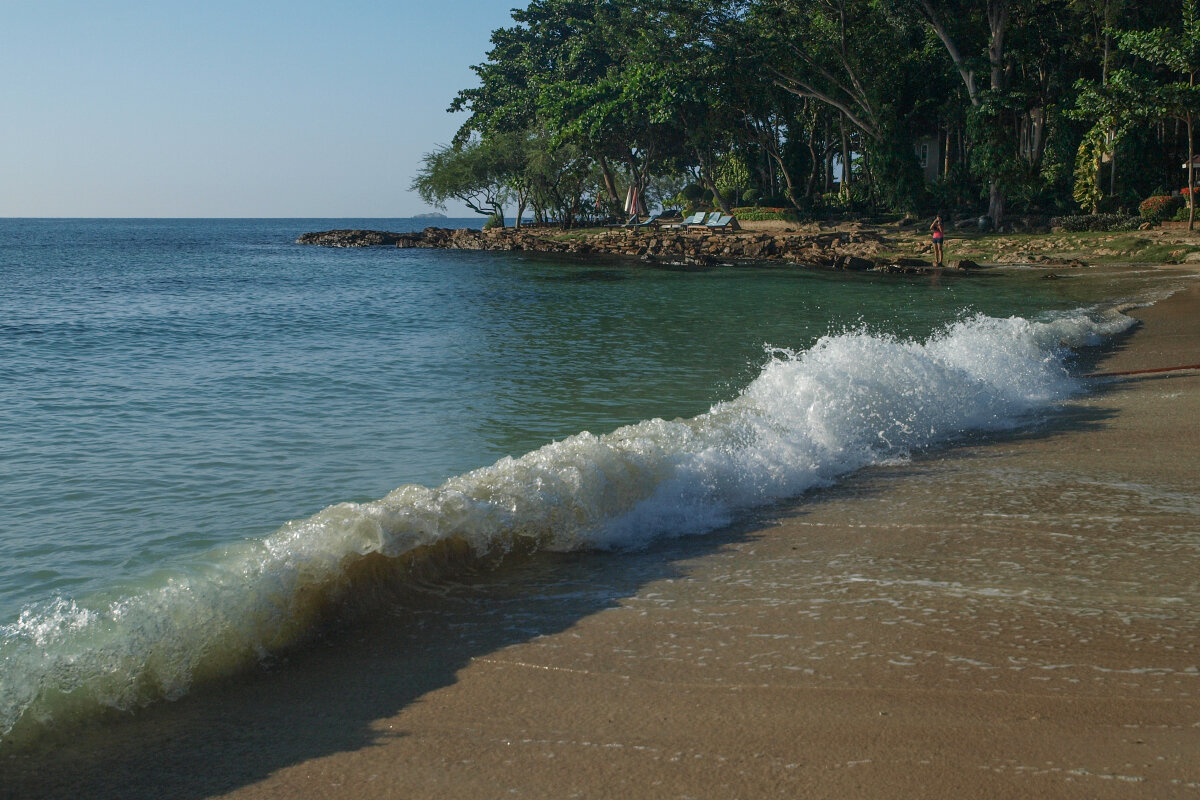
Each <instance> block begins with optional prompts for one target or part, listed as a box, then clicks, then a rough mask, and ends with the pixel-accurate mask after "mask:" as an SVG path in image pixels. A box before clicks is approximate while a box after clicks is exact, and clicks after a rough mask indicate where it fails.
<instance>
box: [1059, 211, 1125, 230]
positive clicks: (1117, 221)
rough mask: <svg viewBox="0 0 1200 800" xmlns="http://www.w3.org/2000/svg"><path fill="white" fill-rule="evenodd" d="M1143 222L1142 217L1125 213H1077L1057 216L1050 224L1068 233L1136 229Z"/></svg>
mask: <svg viewBox="0 0 1200 800" xmlns="http://www.w3.org/2000/svg"><path fill="white" fill-rule="evenodd" d="M1141 224H1142V218H1141V217H1129V216H1126V215H1124V214H1076V215H1074V216H1070V217H1055V218H1054V219H1052V220H1050V225H1051V226H1052V227H1055V228H1062V229H1063V230H1064V231H1067V232H1068V233H1081V232H1083V231H1136V230H1137V229H1138V226H1139V225H1141Z"/></svg>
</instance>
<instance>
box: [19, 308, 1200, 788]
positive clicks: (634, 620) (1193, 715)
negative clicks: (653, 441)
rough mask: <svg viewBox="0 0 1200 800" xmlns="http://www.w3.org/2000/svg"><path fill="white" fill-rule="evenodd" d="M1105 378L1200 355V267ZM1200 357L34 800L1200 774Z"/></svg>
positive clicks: (124, 730)
mask: <svg viewBox="0 0 1200 800" xmlns="http://www.w3.org/2000/svg"><path fill="white" fill-rule="evenodd" d="M1133 313H1134V315H1135V316H1137V317H1139V318H1142V319H1144V320H1145V324H1144V325H1143V326H1142V327H1141V328H1140V329H1139V330H1137V331H1136V332H1135V333H1133V334H1132V335H1130V336H1128V337H1127V338H1125V339H1123V340H1122V341H1121V342H1119V343H1118V344H1117V345H1115V346H1114V347H1113V348H1112V349H1111V351H1110V352H1108V353H1105V354H1103V356H1102V357H1100V358H1099V360H1098V362H1099V365H1098V366H1099V368H1100V369H1103V370H1122V369H1138V368H1145V367H1156V366H1169V365H1173V364H1182V363H1195V362H1197V361H1200V286H1193V287H1192V288H1191V289H1189V290H1187V291H1185V292H1182V293H1180V294H1177V295H1175V296H1174V297H1172V298H1171V299H1169V300H1167V301H1165V302H1162V303H1160V304H1158V305H1156V306H1154V307H1151V308H1148V309H1141V310H1138V311H1136V312H1133ZM1198 477H1200V373H1197V372H1180V373H1165V374H1162V375H1156V376H1149V377H1141V378H1132V379H1124V380H1119V381H1113V382H1112V383H1110V384H1107V385H1106V387H1105V388H1104V389H1103V390H1101V391H1099V392H1097V393H1094V394H1092V395H1091V396H1089V397H1086V398H1082V399H1079V400H1076V401H1073V402H1072V403H1070V404H1069V405H1068V407H1067V408H1066V410H1065V411H1064V413H1062V414H1061V415H1059V416H1058V417H1056V418H1055V419H1054V420H1053V421H1052V422H1051V423H1048V424H1047V425H1046V426H1044V427H1042V428H1040V429H1036V430H1033V431H1029V432H1025V433H1023V434H1021V435H1018V436H1014V437H1008V438H1005V439H1002V440H1000V441H990V442H981V443H976V444H969V445H966V446H963V447H959V448H955V449H953V450H949V451H946V452H943V453H940V454H936V455H933V456H929V457H925V458H919V459H916V460H914V461H913V462H912V463H909V464H903V465H896V466H891V467H885V468H879V469H873V470H869V471H866V472H864V473H862V474H859V475H857V476H855V477H853V478H851V479H849V480H847V481H846V482H845V483H843V484H841V485H839V486H838V487H836V488H834V489H831V490H828V491H825V492H823V493H819V494H817V495H815V496H812V497H809V498H806V500H805V501H804V502H803V503H800V504H799V505H797V506H795V507H793V508H777V509H772V510H769V511H767V512H764V513H763V514H762V515H761V516H760V518H759V519H757V520H755V521H754V522H753V523H752V524H748V525H747V526H744V527H743V528H741V529H737V530H730V531H725V532H722V533H721V534H717V535H714V536H710V537H704V540H703V541H698V540H693V541H687V542H676V543H667V544H664V545H661V546H660V547H657V548H655V549H654V550H652V551H649V552H646V553H642V554H633V555H630V554H625V555H612V556H609V555H596V554H590V555H580V556H546V557H544V558H537V559H534V560H533V561H531V562H529V563H527V564H522V565H519V566H516V567H512V568H510V569H508V570H504V571H502V572H501V573H498V574H495V575H486V576H480V577H479V578H478V579H477V580H475V581H473V582H470V583H466V584H463V585H460V586H456V587H452V588H449V589H446V590H445V591H444V592H442V593H439V592H435V591H434V590H431V596H430V597H429V598H428V599H427V600H425V601H422V602H415V603H411V604H409V605H408V606H406V607H404V608H398V609H396V610H395V612H394V613H393V614H391V615H386V618H384V619H381V620H379V621H378V622H376V623H375V624H373V625H370V626H367V627H365V628H363V629H359V630H357V631H356V632H354V633H353V634H347V635H344V636H342V637H340V638H335V639H331V640H330V641H329V642H328V643H326V644H325V645H323V646H319V647H317V648H315V649H313V650H311V651H307V652H303V653H297V654H294V655H293V656H292V658H291V659H290V661H289V662H288V663H281V664H280V665H278V667H277V668H276V669H274V670H273V671H272V672H270V673H268V674H265V675H254V676H248V677H246V678H244V679H242V680H240V681H238V682H236V683H235V684H232V685H227V686H225V687H222V688H220V689H217V690H209V691H204V692H197V693H196V694H195V695H193V696H191V697H188V698H185V699H183V700H181V701H179V702H177V703H173V704H166V705H162V706H159V707H156V708H153V709H150V710H148V711H147V712H145V713H142V714H139V715H136V716H134V717H132V718H128V719H123V720H120V721H117V722H115V723H114V722H110V723H108V724H106V725H105V726H104V727H103V728H100V729H97V730H93V731H89V732H84V733H82V734H78V735H73V736H71V737H69V738H65V739H62V740H60V741H58V742H56V743H55V744H54V746H53V748H52V749H50V751H49V752H47V751H46V748H43V750H42V751H41V752H27V753H21V754H18V755H15V756H9V757H7V758H5V757H3V756H0V796H9V797H23V798H24V797H127V798H133V797H189V798H190V797H197V798H199V797H213V796H220V797H231V798H285V797H286V798H318V797H405V798H468V797H470V798H493V797H534V798H568V797H585V798H597V797H600V798H609V797H611V798H630V797H639V798H640V797H646V798H651V797H653V798H658V797H664V798H665V797H694V798H735V797H737V798H760V797H811V798H881V797H897V798H900V797H904V798H908V797H912V798H918V797H919V798H942V797H944V798H972V797H978V798H1028V797H1052V798H1060V797H1061V798H1075V797H1078V798H1108V797H1122V798H1124V797H1146V798H1171V797H1196V796H1197V795H1198V794H1200V486H1198V485H1197V478H1198Z"/></svg>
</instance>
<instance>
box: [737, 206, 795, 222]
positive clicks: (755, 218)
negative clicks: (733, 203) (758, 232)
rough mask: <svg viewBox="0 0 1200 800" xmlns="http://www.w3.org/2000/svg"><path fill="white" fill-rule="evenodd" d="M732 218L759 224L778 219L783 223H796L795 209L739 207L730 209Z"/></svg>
mask: <svg viewBox="0 0 1200 800" xmlns="http://www.w3.org/2000/svg"><path fill="white" fill-rule="evenodd" d="M732 210H733V216H735V217H737V218H738V219H740V220H742V221H744V222H761V221H763V220H770V219H779V220H784V221H785V222H795V221H796V209H794V208H782V207H780V208H771V207H766V206H762V207H760V206H741V207H739V208H735V209H732Z"/></svg>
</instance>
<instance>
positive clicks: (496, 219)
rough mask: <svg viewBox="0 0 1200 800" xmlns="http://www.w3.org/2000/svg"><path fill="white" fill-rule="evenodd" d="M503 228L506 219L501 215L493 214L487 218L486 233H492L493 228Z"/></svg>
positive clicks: (484, 226) (484, 225)
mask: <svg viewBox="0 0 1200 800" xmlns="http://www.w3.org/2000/svg"><path fill="white" fill-rule="evenodd" d="M503 227H504V217H502V216H501V215H499V214H492V215H491V216H490V217H488V218H487V222H485V223H483V229H484V230H485V231H490V230H491V229H492V228H503Z"/></svg>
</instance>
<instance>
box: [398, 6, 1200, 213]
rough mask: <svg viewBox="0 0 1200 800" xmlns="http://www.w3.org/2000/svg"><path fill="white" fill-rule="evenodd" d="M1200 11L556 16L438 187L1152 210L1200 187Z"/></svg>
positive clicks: (470, 112) (502, 193) (437, 166)
mask: <svg viewBox="0 0 1200 800" xmlns="http://www.w3.org/2000/svg"><path fill="white" fill-rule="evenodd" d="M1196 3H1197V0H1164V2H1160V3H1154V4H1136V3H1129V2H1126V0H533V2H530V3H529V4H528V5H527V6H525V7H523V8H518V9H515V10H514V11H513V12H512V20H513V24H512V25H511V26H509V27H504V28H500V29H498V30H496V31H494V32H493V34H492V39H491V49H490V50H489V51H488V52H487V53H486V54H485V55H484V58H483V60H482V61H481V63H479V64H477V65H475V66H474V67H473V70H474V72H475V74H476V76H477V78H478V83H477V85H476V86H473V87H469V88H464V89H463V90H462V91H460V92H459V94H458V95H457V96H456V97H455V98H453V100H452V102H451V104H450V110H451V111H452V112H456V113H461V114H463V115H465V118H464V121H463V123H462V125H461V127H460V130H459V133H458V135H457V137H456V139H455V141H454V143H452V144H451V145H449V146H447V147H444V148H440V149H438V150H436V151H434V152H432V153H430V154H429V155H428V156H426V159H425V162H424V164H423V167H422V170H421V172H420V174H419V175H418V176H417V178H416V179H415V180H414V188H416V189H417V190H418V191H419V192H420V193H421V195H422V197H424V198H425V199H426V200H427V201H429V202H431V203H433V204H434V205H439V206H440V205H443V204H444V203H445V201H446V200H447V199H449V198H457V199H459V200H462V201H463V202H464V203H466V204H467V205H468V206H469V207H471V208H472V209H474V210H476V211H478V212H479V213H481V214H488V215H494V214H497V213H502V210H503V209H502V207H503V206H504V205H505V204H506V203H510V204H511V203H512V202H515V203H516V205H517V207H518V215H517V216H518V219H519V218H520V216H522V214H523V213H524V211H525V209H526V208H531V209H532V210H533V213H534V215H535V217H536V218H537V219H539V220H549V219H555V220H558V221H560V222H563V223H564V224H573V223H575V222H578V221H581V220H585V219H591V218H593V217H596V216H602V215H605V214H616V213H620V212H621V210H622V202H623V201H624V200H625V199H626V198H628V197H631V196H633V195H634V194H636V195H637V196H638V197H646V196H649V195H655V196H656V197H658V196H661V195H662V187H667V186H670V187H681V190H680V191H677V193H676V194H674V195H667V196H665V197H661V199H660V201H661V202H663V203H664V204H673V205H679V206H681V207H688V208H693V207H702V206H707V207H710V208H719V209H721V210H722V211H725V212H729V211H731V210H732V208H733V207H734V206H735V204H737V203H739V202H746V201H747V198H750V199H753V200H755V201H757V202H761V203H763V204H765V205H770V206H787V207H790V208H792V209H793V211H794V212H795V213H800V214H810V213H819V212H821V211H827V210H836V209H853V210H857V211H874V212H897V213H921V212H926V213H928V212H931V211H933V210H942V211H946V212H947V213H950V212H953V211H957V212H959V213H962V214H964V215H987V216H988V217H990V218H991V219H992V222H993V223H994V224H996V225H1001V224H1003V223H1004V221H1005V219H1006V217H1007V216H1008V215H1010V214H1013V213H1018V214H1063V213H1072V212H1074V211H1076V210H1078V209H1080V208H1082V209H1083V210H1085V211H1092V212H1095V211H1100V210H1107V211H1113V210H1119V209H1122V208H1123V209H1126V210H1130V209H1132V208H1134V207H1136V206H1137V204H1138V203H1139V201H1140V200H1141V199H1142V198H1144V197H1146V196H1148V195H1150V194H1153V193H1156V192H1157V193H1161V192H1163V191H1176V190H1178V189H1179V188H1180V187H1181V184H1183V185H1191V184H1192V183H1193V180H1192V178H1191V177H1190V175H1185V174H1184V171H1183V170H1182V169H1181V168H1180V164H1181V163H1191V161H1190V159H1191V158H1192V156H1193V155H1194V147H1193V145H1192V127H1193V121H1194V118H1195V113H1196V111H1197V110H1200V105H1198V104H1197V102H1196V97H1197V92H1196V86H1195V76H1196V73H1197V71H1200V22H1198V18H1197V10H1196ZM1185 180H1186V183H1185Z"/></svg>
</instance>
